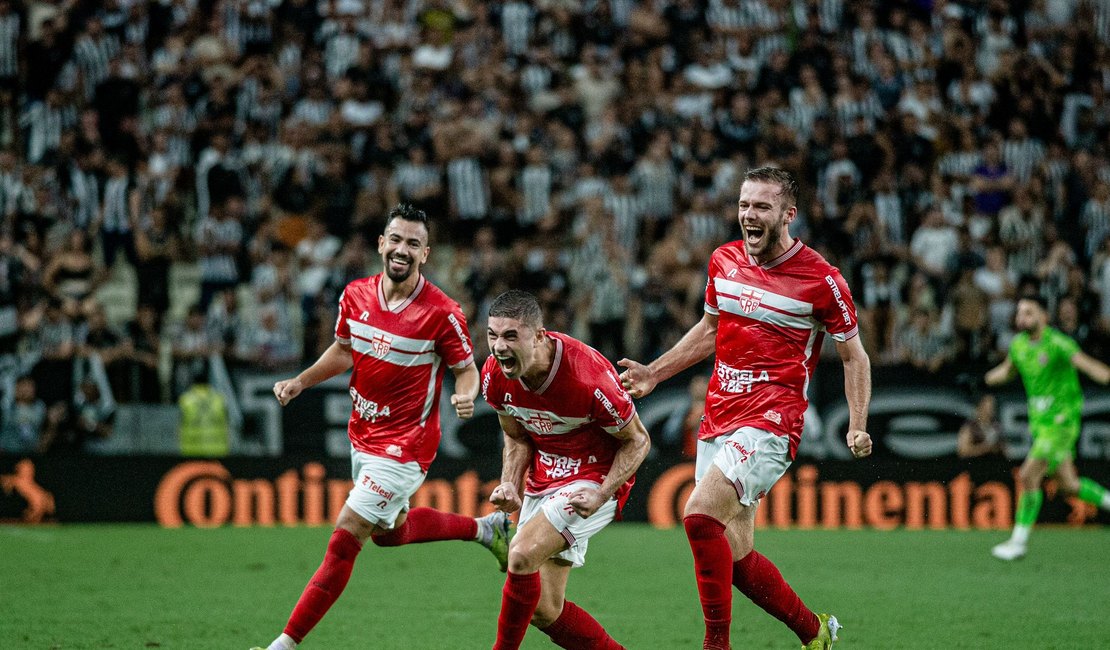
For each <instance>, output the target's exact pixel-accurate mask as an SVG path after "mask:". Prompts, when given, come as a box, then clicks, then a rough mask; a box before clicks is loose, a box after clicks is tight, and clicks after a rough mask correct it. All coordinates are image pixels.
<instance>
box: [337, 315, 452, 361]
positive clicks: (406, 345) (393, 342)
mask: <svg viewBox="0 0 1110 650" xmlns="http://www.w3.org/2000/svg"><path fill="white" fill-rule="evenodd" d="M347 325H348V326H349V327H350V328H351V334H354V335H355V336H357V337H359V338H362V339H366V340H367V341H372V340H373V339H374V338H375V337H379V336H383V337H386V338H388V339H389V346H390V347H392V348H395V349H397V350H400V351H402V352H406V353H408V354H420V353H422V352H429V351H432V350H434V349H435V347H436V342H435V341H429V340H426V339H410V338H408V337H406V336H401V335H399V334H394V333H393V332H387V331H385V330H383V329H379V328H377V327H374V326H373V325H367V324H366V323H360V322H359V321H357V320H355V319H353V318H348V319H347Z"/></svg>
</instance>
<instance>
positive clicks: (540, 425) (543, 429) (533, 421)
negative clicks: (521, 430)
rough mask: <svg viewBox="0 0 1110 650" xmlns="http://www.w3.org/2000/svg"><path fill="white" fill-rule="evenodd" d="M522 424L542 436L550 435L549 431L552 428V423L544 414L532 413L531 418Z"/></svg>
mask: <svg viewBox="0 0 1110 650" xmlns="http://www.w3.org/2000/svg"><path fill="white" fill-rule="evenodd" d="M524 424H526V425H528V427H529V428H530V429H532V430H533V431H535V432H536V433H539V434H543V435H546V434H548V433H551V429H552V427H553V426H554V423H552V422H551V418H550V417H548V416H547V414H546V413H533V414H532V417H530V418H528V419H527V420H525V421H524Z"/></svg>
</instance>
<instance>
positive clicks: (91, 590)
mask: <svg viewBox="0 0 1110 650" xmlns="http://www.w3.org/2000/svg"><path fill="white" fill-rule="evenodd" d="M328 534H329V531H328V529H326V528H246V529H242V528H223V529H216V530H199V529H181V530H164V529H159V528H156V527H153V526H126V525H99V526H98V525H88V526H57V527H39V528H25V527H10V526H7V527H0V586H2V588H0V593H2V594H3V595H4V598H3V602H2V614H0V647H2V648H5V649H22V648H33V649H43V650H48V649H58V650H62V649H65V650H68V649H71V648H73V649H76V648H190V649H198V648H199V649H207V648H213V649H216V648H230V649H238V650H246V648H249V647H250V646H252V645H262V646H265V645H266V644H267V643H269V641H270V640H271V639H272V638H273V637H274V636H275V635H276V634H277V633H278V632H280V631H281V628H282V626H283V625H284V624H285V620H286V617H287V616H288V614H289V611H290V609H291V608H292V606H293V603H294V602H295V600H296V598H297V596H298V595H299V594H300V591H301V589H302V588H303V586H304V584H305V582H306V580H307V579H308V577H309V575H310V574H311V573H312V572H313V571H314V570H315V569H316V566H317V565H318V564H319V561H320V558H321V556H322V554H323V551H324V547H325V545H326V543H327V539H328ZM1005 536H1006V534H1005V533H1004V532H956V531H894V532H878V531H801V530H788V531H782V530H761V531H759V532H758V533H757V535H756V544H757V548H759V549H760V550H761V551H762V552H763V553H764V554H765V555H767V556H768V557H770V558H771V559H772V560H774V561H775V562H776V563H777V564H778V566H779V568H780V569H781V570H782V572H783V574H784V575H785V576H786V578H787V580H789V581H790V582H791V584H792V585H793V586H794V587H795V589H797V590H798V592H799V594H800V595H801V596H802V598H803V599H804V600H805V601H806V603H807V604H808V605H810V606H811V607H813V608H814V609H815V610H817V611H831V612H833V613H834V614H836V615H837V616H838V617H839V618H840V620H841V621H842V622H843V623H844V625H845V626H846V627H845V629H844V631H843V633H842V635H841V643H839V644H837V647H838V648H844V649H845V650H848V649H853V650H857V649H858V650H864V649H867V648H883V649H890V648H945V649H947V648H1037V649H1050V648H1059V649H1061V650H1063V649H1071V648H1095V647H1107V646H1106V643H1107V638H1108V635H1110V529H1103V528H1087V529H1081V530H1075V529H1065V528H1046V529H1041V530H1037V531H1035V532H1034V536H1033V538H1032V541H1031V546H1030V555H1029V556H1028V557H1027V558H1026V559H1024V560H1022V561H1019V562H1016V563H1012V564H1005V563H1002V562H999V561H997V560H995V559H993V558H991V557H990V555H989V549H990V546H991V545H992V544H994V543H996V542H999V541H1001V540H1002V539H1004V538H1005ZM502 583H503V576H502V574H500V573H498V572H497V569H496V564H495V563H494V560H493V558H492V557H490V556H489V555H488V554H487V553H486V551H485V550H484V549H482V548H480V547H478V546H477V545H472V544H465V543H462V542H441V543H435V544H423V545H414V546H408V547H403V548H391V549H382V548H377V547H373V546H370V547H368V548H367V549H365V550H364V551H363V553H362V555H361V556H360V558H359V561H358V563H357V564H356V566H355V573H354V576H353V577H352V579H351V582H350V584H349V585H348V586H347V590H346V591H345V592H344V594H343V596H342V597H341V598H340V599H339V601H338V602H337V603H336V605H335V607H333V608H332V610H331V612H330V613H329V615H328V616H327V617H326V618H325V619H324V621H323V622H322V623H321V624H320V625H319V626H318V627H317V628H316V630H315V631H314V632H313V633H312V634H311V635H310V636H309V638H308V640H307V642H306V643H305V644H304V645H303V646H302V647H303V648H305V650H311V649H313V648H374V649H376V650H392V649H398V650H399V649H402V648H403V649H406V650H409V649H417V650H434V649H438V648H444V649H452V650H454V649H457V648H464V649H465V648H489V647H490V646H491V645H492V642H493V638H494V632H495V627H496V621H497V612H498V607H499V605H500V598H501V585H502ZM734 594H735V599H734V602H733V623H732V639H733V647H735V648H738V649H739V648H797V647H798V643H797V641H796V638H795V637H794V636H793V634H791V632H790V631H789V630H787V629H786V628H785V627H784V626H782V625H781V624H780V623H779V622H778V621H776V620H773V619H772V618H770V617H769V616H768V615H766V614H764V613H763V612H762V610H759V609H758V608H756V607H755V605H753V604H752V603H750V602H749V601H748V600H747V599H746V598H744V597H743V596H742V595H740V594H739V593H738V592H734ZM568 596H569V597H570V598H571V599H572V600H574V601H576V602H577V603H579V604H580V605H582V606H583V607H585V608H586V609H587V610H589V611H590V612H591V613H593V614H594V615H595V616H596V617H597V618H598V619H599V620H600V621H601V622H602V624H603V625H605V627H606V628H607V629H608V630H609V631H610V633H611V634H612V635H613V636H614V638H616V639H617V640H618V641H620V642H621V643H623V644H624V645H625V646H626V647H628V648H630V649H631V650H635V649H638V648H663V649H670V648H697V647H700V641H701V615H700V609H699V606H698V599H697V592H696V588H695V585H694V577H693V572H692V561H691V559H690V551H689V548H688V546H687V544H686V539H685V537H684V536H683V534H682V532H681V530H680V529H675V530H669V531H658V530H654V529H652V528H649V527H647V526H646V525H640V524H617V525H614V526H611V527H610V528H609V529H607V530H605V531H603V532H602V533H601V534H600V535H598V536H597V537H596V538H595V539H594V540H593V541H592V542H591V543H590V553H589V556H588V558H587V564H586V566H585V567H584V568H582V569H577V570H575V571H574V572H573V573H572V574H571V578H570V583H569V586H568ZM524 647H525V648H530V649H538V648H553V647H554V646H553V645H552V644H551V643H550V642H549V641H548V639H547V637H546V636H544V635H543V634H542V633H540V632H538V631H537V630H530V631H529V633H528V636H527V638H526V640H525V643H524Z"/></svg>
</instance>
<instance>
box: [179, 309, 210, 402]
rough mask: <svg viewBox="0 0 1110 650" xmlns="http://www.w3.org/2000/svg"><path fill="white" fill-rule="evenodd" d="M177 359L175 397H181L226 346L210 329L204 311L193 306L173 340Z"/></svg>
mask: <svg viewBox="0 0 1110 650" xmlns="http://www.w3.org/2000/svg"><path fill="white" fill-rule="evenodd" d="M170 340H171V343H170V353H171V355H172V357H173V385H172V388H173V394H174V395H178V396H179V395H181V393H183V392H185V391H186V390H187V389H188V388H189V386H190V384H191V383H192V382H193V380H194V378H195V377H196V375H197V373H198V372H200V370H201V368H207V367H208V365H207V364H208V361H209V357H211V356H213V355H217V354H221V353H222V352H223V345H222V344H221V342H220V341H219V339H217V338H216V337H215V336H213V333H212V332H211V331H210V330H209V329H208V326H207V322H206V319H205V313H204V310H203V309H201V307H200V305H193V306H192V307H190V308H189V313H188V314H187V315H186V316H185V322H183V323H181V324H180V325H179V326H178V327H177V328H176V329H175V331H174V333H173V335H172V336H171V339H170Z"/></svg>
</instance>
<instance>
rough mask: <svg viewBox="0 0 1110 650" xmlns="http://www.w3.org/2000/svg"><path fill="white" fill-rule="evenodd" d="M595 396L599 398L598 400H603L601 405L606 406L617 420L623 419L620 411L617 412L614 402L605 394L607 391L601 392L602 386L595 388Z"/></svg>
mask: <svg viewBox="0 0 1110 650" xmlns="http://www.w3.org/2000/svg"><path fill="white" fill-rule="evenodd" d="M594 397H596V398H597V401H599V402H601V405H602V406H604V407H605V410H606V411H608V412H609V415H612V416H613V419H614V420H616V421H617V422H620V421H621V415H620V413H617V409H616V407H614V406H613V403H612V402H610V401H609V398H608V397H606V396H605V393H603V392H601V389H600V388H595V389H594Z"/></svg>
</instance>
